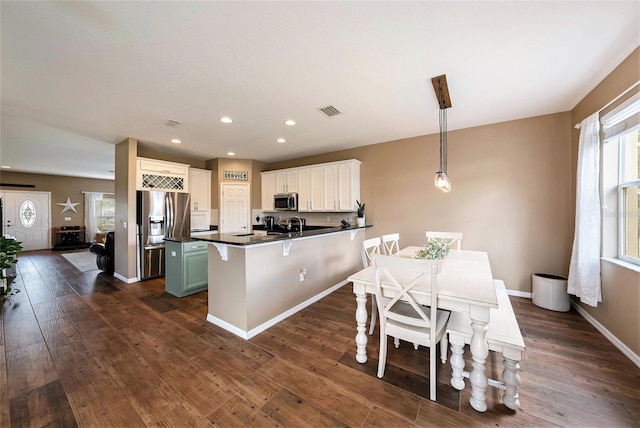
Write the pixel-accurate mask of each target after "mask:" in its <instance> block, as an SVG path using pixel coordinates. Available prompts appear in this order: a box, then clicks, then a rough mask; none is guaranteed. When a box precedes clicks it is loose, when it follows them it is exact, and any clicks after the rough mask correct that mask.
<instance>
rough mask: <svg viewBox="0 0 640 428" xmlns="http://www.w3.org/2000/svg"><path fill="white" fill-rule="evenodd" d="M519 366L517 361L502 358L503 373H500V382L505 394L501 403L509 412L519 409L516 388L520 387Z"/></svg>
mask: <svg viewBox="0 0 640 428" xmlns="http://www.w3.org/2000/svg"><path fill="white" fill-rule="evenodd" d="M519 370H520V364H518V361H515V360H512V359H510V358H507V357H505V358H504V371H503V372H502V380H503V381H504V386H505V393H504V397H503V398H502V401H504V405H505V406H507V407H508V408H510V409H511V410H518V409H519V408H520V400H519V396H518V387H519V386H520V373H519Z"/></svg>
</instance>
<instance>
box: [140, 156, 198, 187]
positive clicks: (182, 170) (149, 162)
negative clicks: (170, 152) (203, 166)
mask: <svg viewBox="0 0 640 428" xmlns="http://www.w3.org/2000/svg"><path fill="white" fill-rule="evenodd" d="M188 170H189V165H186V164H181V163H175V162H167V161H161V160H157V159H147V158H138V159H137V160H136V189H137V190H160V191H168V192H183V193H187V192H189V177H188V173H187V171H188Z"/></svg>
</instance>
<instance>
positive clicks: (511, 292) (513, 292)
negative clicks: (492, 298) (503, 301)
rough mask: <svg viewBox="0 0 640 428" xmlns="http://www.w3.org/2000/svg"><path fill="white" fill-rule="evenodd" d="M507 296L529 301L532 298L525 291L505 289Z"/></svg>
mask: <svg viewBox="0 0 640 428" xmlns="http://www.w3.org/2000/svg"><path fill="white" fill-rule="evenodd" d="M507 294H508V295H509V296H515V297H524V298H525V299H530V298H531V296H532V294H531V293H528V292H526V291H518V290H508V289H507Z"/></svg>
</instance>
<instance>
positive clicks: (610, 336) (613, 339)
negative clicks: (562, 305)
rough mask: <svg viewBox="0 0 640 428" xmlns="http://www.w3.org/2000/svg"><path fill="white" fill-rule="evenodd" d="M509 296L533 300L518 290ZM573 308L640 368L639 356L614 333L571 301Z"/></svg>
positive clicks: (511, 292)
mask: <svg viewBox="0 0 640 428" xmlns="http://www.w3.org/2000/svg"><path fill="white" fill-rule="evenodd" d="M507 294H508V295H510V296H516V297H526V298H528V299H531V297H532V294H531V293H527V292H524V291H516V290H507ZM571 306H573V307H574V308H575V310H576V311H578V313H579V314H580V315H582V318H584V319H586V320H587V321H588V322H589V324H591V325H592V326H594V327H595V328H596V330H598V331H599V332H600V333H602V334H603V335H604V337H606V338H607V340H608V341H609V342H611V343H613V346H615V347H616V348H618V349H619V350H620V352H622V353H623V354H624V355H625V356H626V357H627V358H629V359H630V360H631V362H632V363H633V364H635V365H636V366H638V367H640V356H639V355H638V354H636V353H635V352H633V351H632V350H631V349H630V348H629V347H628V346H627V345H625V344H624V343H623V342H622V341H621V340H620V339H618V338H617V337H616V336H615V335H614V334H613V333H611V332H610V331H609V330H607V329H606V328H605V326H603V325H602V324H600V323H599V322H598V320H596V319H595V318H594V317H592V316H591V315H590V314H589V312H587V311H585V310H584V309H583V308H582V306H580V304H579V303H577V302H575V301H573V300H571Z"/></svg>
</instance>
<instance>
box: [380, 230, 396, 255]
mask: <svg viewBox="0 0 640 428" xmlns="http://www.w3.org/2000/svg"><path fill="white" fill-rule="evenodd" d="M381 239H382V246H383V247H384V253H385V254H386V255H387V256H391V255H393V254H396V253H397V252H398V251H400V244H399V241H400V234H399V233H390V234H388V235H382V236H381Z"/></svg>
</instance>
